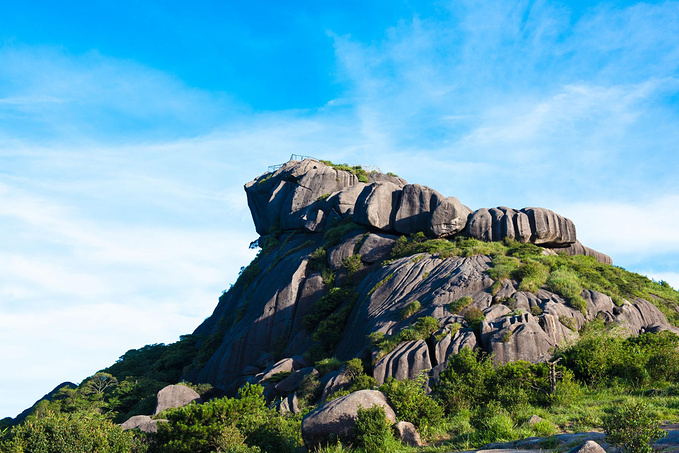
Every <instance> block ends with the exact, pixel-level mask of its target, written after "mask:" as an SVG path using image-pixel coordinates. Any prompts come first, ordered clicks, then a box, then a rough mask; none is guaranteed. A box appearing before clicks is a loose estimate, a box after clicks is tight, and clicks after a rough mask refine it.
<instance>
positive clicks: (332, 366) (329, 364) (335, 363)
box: [314, 357, 342, 376]
mask: <svg viewBox="0 0 679 453" xmlns="http://www.w3.org/2000/svg"><path fill="white" fill-rule="evenodd" d="M341 366H342V361H341V360H339V359H337V358H335V357H329V358H324V359H321V360H319V361H317V362H316V363H315V364H314V368H316V370H317V371H318V374H319V375H321V376H325V375H326V374H328V373H330V372H331V371H335V370H339V368H340V367H341Z"/></svg>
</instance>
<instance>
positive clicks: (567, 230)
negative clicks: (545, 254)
mask: <svg viewBox="0 0 679 453" xmlns="http://www.w3.org/2000/svg"><path fill="white" fill-rule="evenodd" d="M466 231H467V235H469V236H471V237H474V238H476V239H480V240H482V241H501V240H502V239H504V238H509V239H515V240H517V241H519V242H524V243H526V242H531V243H533V244H536V245H541V246H543V247H557V248H559V247H568V246H569V245H570V244H573V243H575V241H576V240H577V239H576V232H575V225H574V224H573V222H572V221H570V220H569V219H567V218H565V217H563V216H560V215H559V214H556V213H555V212H553V211H550V210H549V209H543V208H523V209H521V210H520V211H517V210H514V209H511V208H507V207H503V206H501V207H498V208H491V209H485V208H483V209H479V210H477V211H475V212H474V213H473V214H472V215H471V217H470V218H469V221H468V222H467V230H466Z"/></svg>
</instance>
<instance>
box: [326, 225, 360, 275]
mask: <svg viewBox="0 0 679 453" xmlns="http://www.w3.org/2000/svg"><path fill="white" fill-rule="evenodd" d="M363 233H364V232H363V231H362V230H358V231H352V232H351V233H348V234H347V235H346V236H345V237H344V238H342V242H340V243H339V244H338V245H336V246H335V247H332V248H331V249H330V250H328V264H329V265H330V269H332V270H334V271H336V270H337V269H339V268H340V267H342V261H343V260H345V259H346V258H348V257H350V256H352V255H355V249H356V244H358V241H360V240H361V239H362V238H363Z"/></svg>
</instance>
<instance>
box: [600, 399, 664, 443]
mask: <svg viewBox="0 0 679 453" xmlns="http://www.w3.org/2000/svg"><path fill="white" fill-rule="evenodd" d="M603 425H604V432H605V433H606V442H608V443H610V444H612V445H615V446H616V447H618V448H620V450H622V452H623V453H651V452H652V451H653V448H651V443H652V442H655V441H656V440H659V439H662V438H663V437H665V436H666V435H667V432H666V431H663V430H662V429H660V419H658V418H657V417H654V416H653V414H651V412H650V411H649V410H648V406H647V405H645V404H644V403H642V402H636V401H635V402H633V403H628V404H625V405H623V406H622V407H616V408H614V409H613V410H612V411H611V413H610V414H609V415H607V416H606V417H605V418H604V421H603Z"/></svg>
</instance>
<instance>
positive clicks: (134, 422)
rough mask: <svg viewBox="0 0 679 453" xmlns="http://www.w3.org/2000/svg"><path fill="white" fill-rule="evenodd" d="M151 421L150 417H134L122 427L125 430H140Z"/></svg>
mask: <svg viewBox="0 0 679 453" xmlns="http://www.w3.org/2000/svg"><path fill="white" fill-rule="evenodd" d="M150 421H151V416H150V415H134V416H132V417H130V418H128V419H127V420H125V422H124V423H123V424H121V425H120V427H121V428H123V429H134V428H139V426H140V425H143V424H144V423H148V422H150Z"/></svg>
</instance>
